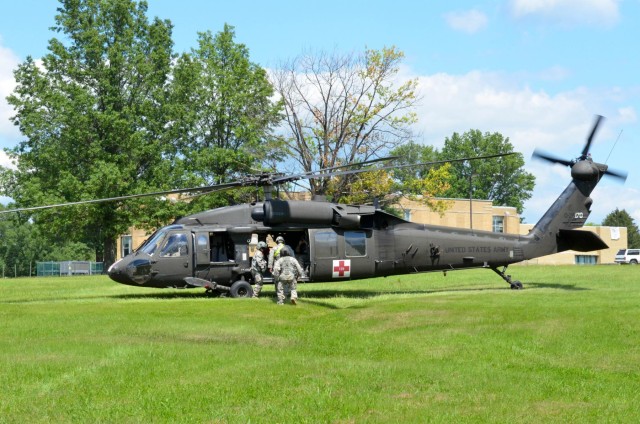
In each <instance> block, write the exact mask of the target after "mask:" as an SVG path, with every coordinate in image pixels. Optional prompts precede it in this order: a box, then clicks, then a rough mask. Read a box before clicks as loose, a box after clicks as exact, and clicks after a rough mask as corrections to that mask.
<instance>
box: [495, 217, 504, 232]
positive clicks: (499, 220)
mask: <svg viewBox="0 0 640 424" xmlns="http://www.w3.org/2000/svg"><path fill="white" fill-rule="evenodd" d="M493 232H494V233H504V216H494V217H493Z"/></svg>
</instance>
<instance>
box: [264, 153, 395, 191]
mask: <svg viewBox="0 0 640 424" xmlns="http://www.w3.org/2000/svg"><path fill="white" fill-rule="evenodd" d="M399 158H400V156H387V157H383V158H377V159H370V160H366V161H363V162H357V163H349V164H346V165H337V166H331V167H329V168H322V169H319V170H317V171H308V172H303V173H301V174H293V175H283V176H281V177H277V178H274V179H273V180H272V182H273V183H274V184H282V183H286V182H290V181H296V180H304V179H313V178H319V177H317V175H321V176H328V175H330V174H331V173H328V172H326V171H333V170H336V169H341V168H349V167H352V166H362V165H370V164H372V163H377V162H386V161H391V160H396V159H399Z"/></svg>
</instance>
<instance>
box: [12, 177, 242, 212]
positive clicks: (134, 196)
mask: <svg viewBox="0 0 640 424" xmlns="http://www.w3.org/2000/svg"><path fill="white" fill-rule="evenodd" d="M240 185H242V182H240V181H234V182H231V183H225V184H217V185H212V186H204V187H192V188H181V189H175V190H165V191H155V192H151V193H141V194H129V195H126V196H116V197H106V198H103V199H91V200H79V201H77V202H66V203H56V204H52V205H43V206H31V207H26V208H15V209H7V210H4V211H0V215H1V214H5V213H10V212H25V211H37V210H42V209H52V208H60V207H63V206H74V205H86V204H91V203H107V202H117V201H119V200H129V199H139V198H141V197H151V196H164V195H167V194H181V193H194V192H198V191H206V192H207V193H212V192H214V191H220V190H226V189H229V188H233V187H238V186H240Z"/></svg>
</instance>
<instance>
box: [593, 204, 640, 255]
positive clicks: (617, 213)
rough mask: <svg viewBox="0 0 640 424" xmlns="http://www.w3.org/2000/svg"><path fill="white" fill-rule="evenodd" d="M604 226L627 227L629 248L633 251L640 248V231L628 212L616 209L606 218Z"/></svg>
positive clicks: (603, 222)
mask: <svg viewBox="0 0 640 424" xmlns="http://www.w3.org/2000/svg"><path fill="white" fill-rule="evenodd" d="M602 225H604V226H608V227H626V229H627V246H628V247H629V248H631V249H638V248H640V231H639V230H638V226H637V225H636V223H635V221H634V219H633V218H632V217H631V215H629V213H628V212H627V211H626V210H624V209H622V210H620V209H618V208H616V209H615V210H614V211H613V212H610V213H609V214H608V215H607V216H606V217H605V218H604V220H603V221H602Z"/></svg>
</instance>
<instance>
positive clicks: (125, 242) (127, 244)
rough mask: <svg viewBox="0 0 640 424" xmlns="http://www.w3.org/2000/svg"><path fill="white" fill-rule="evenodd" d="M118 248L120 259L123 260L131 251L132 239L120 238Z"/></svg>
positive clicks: (127, 237)
mask: <svg viewBox="0 0 640 424" xmlns="http://www.w3.org/2000/svg"><path fill="white" fill-rule="evenodd" d="M120 247H121V250H122V252H121V253H122V257H123V258H124V257H125V256H127V255H128V254H129V253H131V252H132V251H133V238H132V237H131V236H122V237H120Z"/></svg>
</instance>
